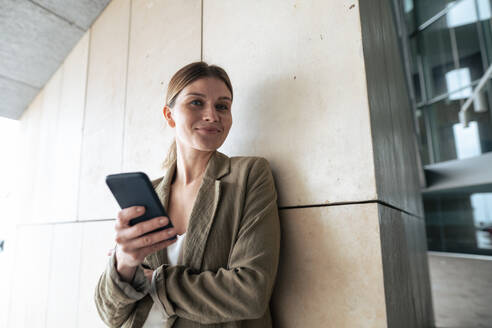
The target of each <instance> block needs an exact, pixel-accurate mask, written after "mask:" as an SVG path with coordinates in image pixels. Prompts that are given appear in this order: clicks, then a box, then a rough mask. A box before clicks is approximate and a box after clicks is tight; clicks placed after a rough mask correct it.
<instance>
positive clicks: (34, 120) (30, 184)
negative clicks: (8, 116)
mask: <svg viewBox="0 0 492 328" xmlns="http://www.w3.org/2000/svg"><path fill="white" fill-rule="evenodd" d="M43 98H44V92H43V90H42V91H41V92H40V93H39V94H38V95H37V96H36V98H34V100H33V102H32V103H31V105H29V107H28V108H27V109H26V110H25V111H24V113H23V114H22V117H21V118H20V120H19V121H20V129H19V135H20V141H19V172H18V174H19V200H22V206H19V222H18V223H23V222H30V221H32V220H33V215H34V204H35V198H36V197H37V196H36V194H35V191H36V190H37V188H36V184H37V179H36V173H37V166H38V165H39V161H40V160H41V154H40V147H39V142H40V124H39V121H40V119H41V113H42V109H43V102H44V101H43Z"/></svg>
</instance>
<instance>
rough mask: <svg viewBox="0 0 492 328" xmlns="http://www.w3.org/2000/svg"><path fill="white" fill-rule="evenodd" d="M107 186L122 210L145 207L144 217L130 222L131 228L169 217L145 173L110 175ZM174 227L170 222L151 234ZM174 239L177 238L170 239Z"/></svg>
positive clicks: (107, 178)
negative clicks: (161, 217)
mask: <svg viewBox="0 0 492 328" xmlns="http://www.w3.org/2000/svg"><path fill="white" fill-rule="evenodd" d="M106 184H107V185H108V187H109V189H110V190H111V192H112V193H113V196H114V197H115V198H116V201H117V202H118V204H119V205H120V207H121V208H122V209H123V208H127V207H130V206H144V207H145V213H144V214H143V215H142V216H139V217H137V218H134V219H131V220H130V222H129V223H130V225H131V226H132V225H135V224H137V223H140V222H143V221H147V220H150V219H152V218H155V217H156V216H167V213H166V211H165V209H164V206H162V203H161V201H160V199H159V197H158V196H157V194H156V193H155V191H154V188H153V187H152V183H151V182H150V180H149V177H148V176H147V174H145V173H143V172H129V173H119V174H110V175H108V176H107V177H106ZM172 227H173V224H172V223H171V220H169V224H168V225H166V226H165V227H161V228H158V229H155V230H153V231H151V232H149V233H152V232H155V231H161V230H164V229H168V228H172ZM174 238H176V236H174V237H172V238H170V239H174Z"/></svg>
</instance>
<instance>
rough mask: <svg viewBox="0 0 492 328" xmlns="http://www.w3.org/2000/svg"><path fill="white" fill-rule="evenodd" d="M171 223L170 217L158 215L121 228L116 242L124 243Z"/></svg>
mask: <svg viewBox="0 0 492 328" xmlns="http://www.w3.org/2000/svg"><path fill="white" fill-rule="evenodd" d="M168 224H169V218H167V217H165V216H158V217H155V218H153V219H151V220H147V221H144V222H140V223H138V224H135V225H134V226H132V227H128V228H127V229H121V230H120V231H118V232H117V236H116V242H117V243H123V242H127V241H130V240H132V239H135V238H138V237H140V236H142V235H144V234H146V233H148V232H151V231H154V230H155V229H158V228H162V227H165V226H167V225H168Z"/></svg>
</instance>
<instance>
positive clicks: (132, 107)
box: [8, 0, 432, 327]
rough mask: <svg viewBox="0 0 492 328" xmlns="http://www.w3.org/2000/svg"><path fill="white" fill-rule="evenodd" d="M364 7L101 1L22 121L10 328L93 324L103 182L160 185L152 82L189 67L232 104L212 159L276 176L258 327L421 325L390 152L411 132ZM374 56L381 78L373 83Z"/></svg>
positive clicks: (410, 211) (102, 240) (410, 221)
mask: <svg viewBox="0 0 492 328" xmlns="http://www.w3.org/2000/svg"><path fill="white" fill-rule="evenodd" d="M361 5H362V3H361ZM378 6H379V7H378V8H380V10H382V11H383V14H384V15H385V16H384V19H383V18H381V17H379V16H378V15H381V14H380V13H378V12H377V11H376V12H374V11H371V8H366V7H364V6H362V7H360V8H359V3H358V2H357V1H345V0H344V1H283V0H275V1H269V2H263V1H248V2H245V1H239V0H234V1H219V0H204V1H198V0H186V1H177V0H176V1H150V0H145V1H143V0H142V1H131V0H113V1H112V2H111V3H110V4H109V5H108V7H107V8H106V10H105V11H104V12H103V14H102V15H101V16H100V17H99V18H98V19H97V21H96V22H95V23H94V25H93V26H92V27H91V29H90V30H89V32H87V34H86V35H84V37H83V38H82V39H81V41H80V42H79V43H78V45H77V46H76V47H75V48H74V50H73V51H72V53H71V54H70V55H69V57H68V58H67V59H66V61H65V62H64V64H63V65H62V66H61V67H60V69H59V70H58V71H57V73H56V74H55V75H54V76H53V78H52V79H51V80H50V82H49V83H48V85H47V86H46V87H45V88H44V89H43V90H42V92H41V93H40V94H39V95H38V96H37V97H36V99H35V100H34V102H33V103H32V104H31V106H30V108H29V109H28V110H27V111H26V112H25V114H24V115H23V117H22V118H21V122H22V125H23V136H24V146H23V149H25V153H24V155H23V159H22V160H21V163H23V165H22V168H21V170H22V171H21V172H22V173H21V176H22V186H23V188H22V191H23V194H22V196H21V197H22V198H23V199H29V200H30V202H28V203H26V204H24V206H23V207H22V208H21V211H20V218H19V220H20V221H19V222H20V223H22V225H20V226H19V227H18V229H17V236H18V237H17V239H18V242H17V246H18V247H17V255H16V258H15V261H16V262H15V265H16V266H15V268H16V272H17V270H21V272H22V273H20V274H15V275H12V284H11V285H12V286H13V287H12V292H11V297H10V300H11V301H10V310H9V321H8V322H9V323H10V326H11V327H24V326H26V327H27V326H30V327H31V326H32V325H33V322H34V323H35V324H34V325H35V326H36V325H38V326H42V327H58V326H68V327H76V326H79V327H99V326H103V325H102V323H101V322H100V321H99V319H98V317H97V315H96V313H95V308H94V305H93V301H92V295H93V290H94V286H95V283H96V279H97V277H98V275H99V274H100V272H101V271H102V270H103V267H104V263H105V261H106V252H107V249H108V248H110V247H111V246H112V244H113V242H112V240H113V232H112V224H113V222H112V218H114V217H115V215H116V213H117V210H118V208H117V205H116V203H115V201H114V200H113V199H111V195H110V193H109V192H108V190H107V187H106V186H105V185H104V177H105V175H106V174H108V173H115V172H119V171H129V170H136V169H138V170H142V171H145V172H147V173H148V174H149V175H150V176H151V177H152V178H154V177H157V176H160V175H162V174H163V172H162V171H161V170H160V168H159V167H160V164H161V161H162V159H163V157H164V155H165V153H166V150H167V147H168V146H169V144H170V142H171V139H172V135H173V133H172V130H170V129H169V128H167V127H166V126H165V124H164V121H163V119H162V114H161V107H162V106H163V101H164V94H165V89H166V83H167V81H168V80H169V79H170V77H171V75H172V74H173V73H174V72H175V71H176V70H177V69H178V68H179V67H181V66H183V65H184V64H187V63H189V62H191V61H196V60H200V59H203V60H205V61H208V62H210V63H215V64H219V65H221V66H223V67H224V68H225V69H226V70H227V71H228V72H229V74H230V77H231V80H232V82H233V86H234V88H235V94H234V95H235V99H234V105H233V108H232V112H233V117H234V123H233V127H232V129H231V132H230V135H229V137H228V140H227V141H226V143H225V144H224V146H223V147H222V149H221V151H222V152H224V153H226V154H228V155H230V156H234V155H258V156H264V157H266V158H267V159H268V160H269V161H270V163H271V166H272V169H273V171H274V175H275V178H276V183H277V188H278V191H279V206H280V215H281V224H282V232H283V236H282V251H281V252H282V253H281V263H280V271H279V277H278V281H277V286H276V288H275V291H274V297H273V300H272V306H273V315H274V320H275V325H276V326H277V327H299V326H310V327H327V326H328V327H386V326H387V327H403V326H401V325H400V324H401V323H408V324H410V323H415V325H413V326H412V327H427V326H429V323H430V322H431V321H432V319H431V318H430V316H431V313H432V308H431V307H430V299H429V297H430V296H429V295H430V293H429V292H428V291H429V284H428V273H427V262H426V258H425V257H424V256H423V254H425V243H424V241H425V240H424V235H423V230H422V227H423V223H422V219H421V210H420V209H421V204H420V202H421V201H420V197H419V195H418V190H417V189H416V188H415V184H416V183H417V182H416V181H418V177H417V174H416V170H414V169H412V168H414V167H416V164H415V158H414V156H413V153H411V152H410V153H405V154H403V155H402V154H401V152H402V151H401V150H402V147H403V148H404V147H407V146H408V145H411V144H412V142H413V132H412V129H413V126H412V125H411V124H412V123H411V120H409V119H408V118H409V117H411V116H410V113H409V111H408V110H409V109H408V104H407V102H408V99H407V98H405V97H406V91H405V89H404V88H405V86H404V80H402V76H401V74H402V71H401V68H399V67H400V65H401V62H400V59H399V58H400V57H399V54H398V52H397V49H398V48H397V44H396V42H397V40H396V35H395V32H394V25H393V23H392V18H391V15H390V11H389V10H390V7H389V1H380V2H378ZM379 24H384V28H382V29H378V30H372V29H371V26H372V27H375V26H379ZM374 33H379V34H380V35H374ZM381 38H383V39H384V40H383V41H384V43H383V41H381ZM373 39H374V40H376V41H375V42H374V43H372V41H371V40H373ZM383 49H388V50H387V52H386V53H385V56H386V59H387V60H390V61H391V63H392V64H391V65H389V67H391V69H392V70H389V71H387V72H385V73H384V74H381V75H378V74H375V71H374V70H375V69H376V68H377V66H374V65H376V64H374V63H373V62H374V61H375V60H376V59H377V58H376V57H377V56H379V54H380V53H381V52H382V51H383ZM395 49H396V50H395ZM400 71H401V72H400ZM395 76H396V77H395ZM402 82H403V84H402ZM375 86H376V87H375ZM380 93H382V94H380ZM385 97H386V98H387V97H390V100H391V101H386V100H384V99H383V100H381V101H383V103H382V104H381V103H377V102H375V99H379V98H385ZM402 97H403V98H402ZM384 101H386V102H384ZM388 112H390V113H391V115H390V116H388ZM414 164H415V165H414ZM387 175H388V176H387ZM62 223H63V224H62ZM395 246H398V248H397V252H396V253H395V252H394V250H395ZM34 258H35V259H34ZM33 259H34V260H33ZM33 261H35V262H36V263H35V265H36V266H37V269H36V270H37V279H36V280H35V281H33V280H32V279H30V277H31V276H32V273H31V272H30V270H29V268H30V267H31V266H32V265H33V264H32V263H33ZM409 267H411V268H414V269H412V270H409V271H408V270H407V271H405V269H407V268H409ZM395 272H402V273H404V274H405V275H403V276H395ZM26 281H27V283H25V282H26ZM407 281H410V282H411V283H409V284H408V285H405V286H404V288H403V289H401V288H400V287H401V286H402V284H405V283H407ZM398 288H400V289H401V292H399V293H396V292H395V290H397V289H398ZM27 290H35V291H36V296H35V297H33V298H30V299H28V300H26V299H24V298H23V296H22V295H23V293H22V291H27ZM406 304H413V306H414V307H413V308H412V310H411V311H406V310H405V307H404V306H405V305H406ZM56 313H64V314H63V315H60V316H57V315H56Z"/></svg>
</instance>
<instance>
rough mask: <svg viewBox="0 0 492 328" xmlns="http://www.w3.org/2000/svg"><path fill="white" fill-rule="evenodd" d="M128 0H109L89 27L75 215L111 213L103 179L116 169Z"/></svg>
mask: <svg viewBox="0 0 492 328" xmlns="http://www.w3.org/2000/svg"><path fill="white" fill-rule="evenodd" d="M129 20H130V1H129V0H115V1H112V2H111V3H110V4H109V5H108V7H106V9H105V10H104V12H103V13H102V14H101V16H99V18H98V19H97V20H96V22H95V23H94V25H93V26H92V28H91V41H90V46H89V71H88V76H87V79H88V85H87V99H86V102H87V103H86V110H85V122H84V133H83V140H82V155H81V156H82V157H81V166H82V167H81V173H80V198H79V208H78V216H79V218H80V219H82V220H83V219H97V218H110V217H115V215H116V212H115V209H117V207H116V203H115V202H114V200H113V199H112V196H111V194H110V192H109V189H108V188H107V186H106V184H105V182H104V179H105V176H106V175H107V174H110V173H117V172H119V171H120V170H121V160H122V158H121V156H122V142H123V121H124V110H125V89H126V69H127V53H128V29H129V23H130V22H129Z"/></svg>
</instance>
